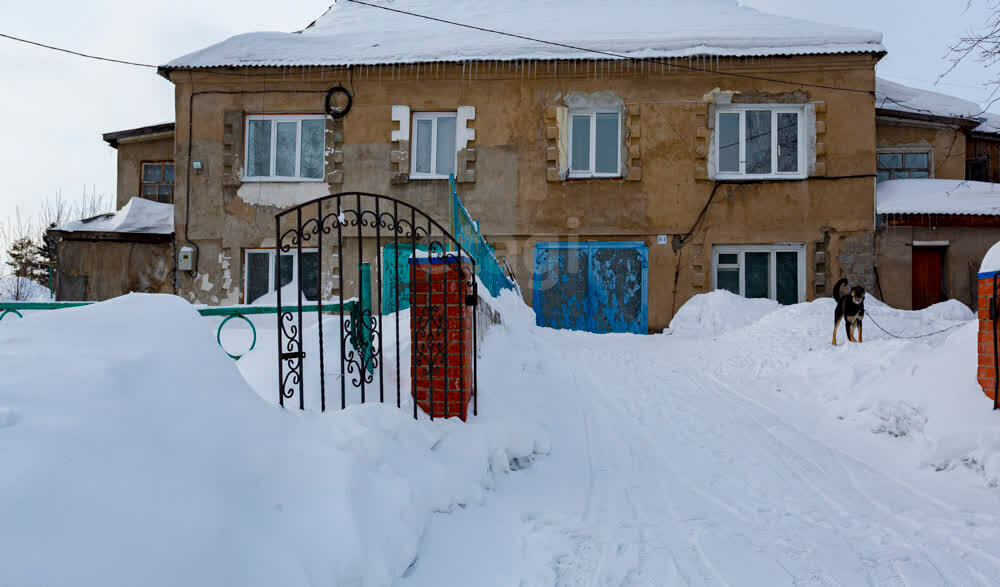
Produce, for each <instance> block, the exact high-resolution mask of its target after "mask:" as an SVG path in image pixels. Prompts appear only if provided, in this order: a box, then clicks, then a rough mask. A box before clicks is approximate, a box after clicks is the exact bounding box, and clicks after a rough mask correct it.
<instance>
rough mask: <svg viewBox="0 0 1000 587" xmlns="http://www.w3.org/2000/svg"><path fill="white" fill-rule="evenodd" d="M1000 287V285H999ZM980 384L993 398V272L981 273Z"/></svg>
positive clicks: (994, 378)
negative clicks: (991, 316)
mask: <svg viewBox="0 0 1000 587" xmlns="http://www.w3.org/2000/svg"><path fill="white" fill-rule="evenodd" d="M998 287H1000V285H998ZM978 293H979V296H978V297H979V305H978V308H979V310H978V313H979V370H978V377H979V385H980V386H981V387H982V388H983V393H985V394H986V395H987V396H989V398H990V399H994V398H993V392H994V390H995V389H996V377H997V373H996V362H995V360H994V355H993V322H992V321H991V320H990V298H991V297H992V296H993V273H981V274H980V275H979V292H978Z"/></svg>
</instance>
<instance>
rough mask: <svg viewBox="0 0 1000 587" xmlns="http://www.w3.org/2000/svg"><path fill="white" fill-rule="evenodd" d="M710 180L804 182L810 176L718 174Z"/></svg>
mask: <svg viewBox="0 0 1000 587" xmlns="http://www.w3.org/2000/svg"><path fill="white" fill-rule="evenodd" d="M709 179H712V180H715V181H745V182H754V181H802V180H805V179H809V176H808V175H803V174H799V173H797V174H795V175H792V174H788V175H775V174H768V175H737V174H723V173H717V174H716V175H715V177H710V178H709Z"/></svg>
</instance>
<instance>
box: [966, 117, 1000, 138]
mask: <svg viewBox="0 0 1000 587" xmlns="http://www.w3.org/2000/svg"><path fill="white" fill-rule="evenodd" d="M977 119H980V120H982V124H980V125H979V126H977V127H976V128H974V129H972V130H973V132H981V133H988V134H1000V115H998V114H993V113H992V112H986V113H984V114H982V115H981V116H978V117H977Z"/></svg>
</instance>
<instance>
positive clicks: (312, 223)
mask: <svg viewBox="0 0 1000 587" xmlns="http://www.w3.org/2000/svg"><path fill="white" fill-rule="evenodd" d="M275 238H276V247H277V248H278V254H277V255H276V265H277V266H276V268H275V271H276V273H277V275H278V276H280V275H282V273H281V268H282V263H283V262H284V263H291V262H292V260H291V259H290V258H288V257H289V256H291V255H301V254H302V252H303V251H304V250H306V251H310V252H312V251H315V252H318V255H317V257H318V270H317V271H318V276H316V278H315V279H313V278H312V276H306V277H307V278H306V279H304V276H303V265H304V264H303V263H295V264H294V267H296V268H297V273H298V274H297V275H294V276H293V277H292V279H291V280H290V281H289V282H288V283H287V284H285V283H284V282H279V283H281V284H282V285H284V287H279V288H278V291H277V298H278V307H279V313H278V332H277V337H278V386H279V390H278V391H279V402H280V404H281V405H282V406H286V405H287V404H289V403H290V405H293V406H294V405H296V404H297V406H298V408H299V409H303V410H304V409H306V408H307V407H308V408H309V409H317V408H318V409H319V410H321V411H325V410H326V408H327V405H328V403H329V402H328V397H327V391H328V390H329V389H330V385H331V384H333V389H334V390H335V392H336V391H339V396H340V397H339V402H336V399H335V400H334V405H336V403H339V405H340V408H341V409H343V408H345V407H347V406H348V405H349V404H354V403H365V402H369V401H376V400H375V397H376V394H377V398H378V399H377V401H379V402H383V403H385V402H387V401H389V402H392V401H393V397H392V396H393V394H394V395H395V398H394V400H395V403H396V405H397V406H398V407H402V406H403V404H404V403H405V402H407V401H409V402H411V403H412V404H413V417H414V418H417V417H418V405H417V404H418V403H417V401H416V399H415V397H414V394H413V393H411V390H410V389H409V388H410V386H411V384H412V381H413V379H415V378H420V380H421V381H430V385H431V389H430V402H429V404H430V405H434V403H435V402H434V399H435V398H434V394H435V391H437V392H438V394H440V395H439V396H438V398H437V400H438V402H437V403H439V404H440V400H441V397H442V396H443V398H444V405H445V411H444V413H445V415H449V414H450V415H454V414H455V411H449V407H448V402H449V400H450V398H451V397H453V395H452V394H451V393H449V391H451V390H453V389H455V388H456V386H461V385H462V382H467V381H469V376H470V375H471V385H472V393H471V401H472V407H473V413H474V414H475V413H476V412H477V411H478V405H477V404H478V387H477V385H476V377H475V376H476V355H477V349H476V344H477V343H476V334H475V330H476V328H477V326H476V324H475V318H474V313H473V314H471V315H470V314H469V313H468V312H467V311H466V310H464V309H462V310H459V309H457V308H456V307H455V306H454V305H451V304H449V303H445V300H444V299H440V295H439V294H437V293H432V292H439V291H443V292H452V291H470V292H472V293H471V295H470V296H469V299H468V300H467V301H466V303H468V304H469V305H473V304H474V303H475V299H476V288H477V281H476V278H475V260H474V259H472V258H471V257H470V256H469V255H468V254H467V253H466V252H465V251H463V250H462V246H461V244H460V243H459V242H458V241H457V240H456V239H455V238H454V237H453V236H452V235H451V234H450V233H449V232H448V231H447V230H446V229H445V228H444V227H443V226H442V225H441V224H440V223H438V222H437V221H435V220H434V219H433V218H431V217H430V216H428V215H427V214H426V213H424V212H423V211H421V210H419V209H417V208H415V207H414V206H412V205H411V204H408V203H406V202H403V201H401V200H397V199H395V198H391V197H389V196H383V195H378V194H367V193H360V192H348V193H340V194H333V195H329V196H325V197H323V198H319V199H316V200H313V201H310V202H306V203H303V204H300V205H298V206H295V207H294V208H290V209H288V210H285V211H283V212H281V213H280V214H278V215H277V216H276V217H275ZM401 250H409V251H410V256H409V259H408V260H407V259H404V258H400V256H399V251H401ZM387 255H392V256H393V258H392V259H391V260H388V259H387V258H386V256H387ZM282 256H285V257H286V259H285V260H284V261H282ZM387 262H391V263H392V264H393V267H394V270H392V271H388V270H386V271H384V270H383V265H384V264H385V263H387ZM442 266H443V267H445V268H446V270H444V271H442V270H441V268H442ZM435 267H436V269H435ZM432 270H433V273H432ZM416 272H426V273H425V274H419V275H418V276H419V277H422V278H423V282H424V283H425V284H426V283H430V282H431V280H432V279H433V280H435V281H434V282H433V285H434V286H435V287H430V288H428V287H413V288H408V287H406V284H408V283H410V281H411V276H413V275H414V274H415V273H416ZM404 273H405V276H403V274H404ZM372 274H374V279H375V280H376V281H375V283H373V282H372V279H373V276H372ZM386 280H391V282H390V283H386ZM442 282H443V283H442ZM401 295H406V296H408V298H409V299H408V300H407V301H408V304H409V310H397V309H398V308H400V307H401V306H402V307H404V308H405V307H406V306H407V303H406V302H404V303H402V304H401V300H400V296H401ZM313 305H315V306H316V307H315V309H314V308H313V307H312V306H313ZM304 306H305V308H304ZM449 309H450V310H451V312H452V316H451V318H450V321H449V316H448V314H449ZM389 312H391V313H389ZM410 314H412V316H411V315H410ZM456 318H457V320H456ZM311 321H314V324H310V323H309V322H311ZM467 321H471V322H472V324H471V325H469V324H468V323H467ZM452 326H457V329H458V332H465V331H466V330H465V329H467V328H468V327H469V326H471V329H472V336H471V341H467V339H466V337H465V336H464V335H463V336H456V335H455V329H454V328H451V339H450V340H449V328H450V327H452ZM324 333H325V336H324ZM330 337H334V338H333V340H330V339H329V338H330ZM456 339H457V340H456ZM411 341H412V346H411ZM418 341H420V343H419V344H418ZM331 342H332V345H331ZM456 343H457V348H456ZM467 344H471V345H472V353H471V355H472V356H471V360H472V365H471V368H472V373H471V374H470V373H467V372H466V369H467V368H468V367H467V365H466V364H465V362H463V360H462V358H463V357H467V355H468V353H467V352H466V350H467V347H466V346H465V345H467ZM411 350H412V357H411V356H410V355H411V352H410V351H411ZM314 354H315V355H316V356H313V355H314ZM449 361H451V363H452V365H451V369H449ZM456 362H457V363H458V367H459V368H458V370H457V371H456V370H455V367H456V364H455V363H456ZM331 363H332V364H331ZM438 386H440V387H442V389H437V390H435V389H434V388H435V387H438ZM338 388H339V389H338ZM424 393H426V390H425V391H424ZM296 396H297V400H296ZM307 396H309V398H308V399H307ZM317 404H318V405H317ZM421 405H422V406H423V404H421ZM428 413H429V414H430V416H431V418H432V419H433V417H434V413H435V412H434V410H430V411H429V412H428ZM462 414H464V410H463V411H462Z"/></svg>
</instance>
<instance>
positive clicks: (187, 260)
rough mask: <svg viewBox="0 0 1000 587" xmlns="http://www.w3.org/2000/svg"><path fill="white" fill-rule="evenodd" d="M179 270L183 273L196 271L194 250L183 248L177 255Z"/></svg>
mask: <svg viewBox="0 0 1000 587" xmlns="http://www.w3.org/2000/svg"><path fill="white" fill-rule="evenodd" d="M177 268H178V269H180V270H181V271H192V270H193V269H194V249H193V248H191V247H181V250H180V252H179V253H178V254H177Z"/></svg>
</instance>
